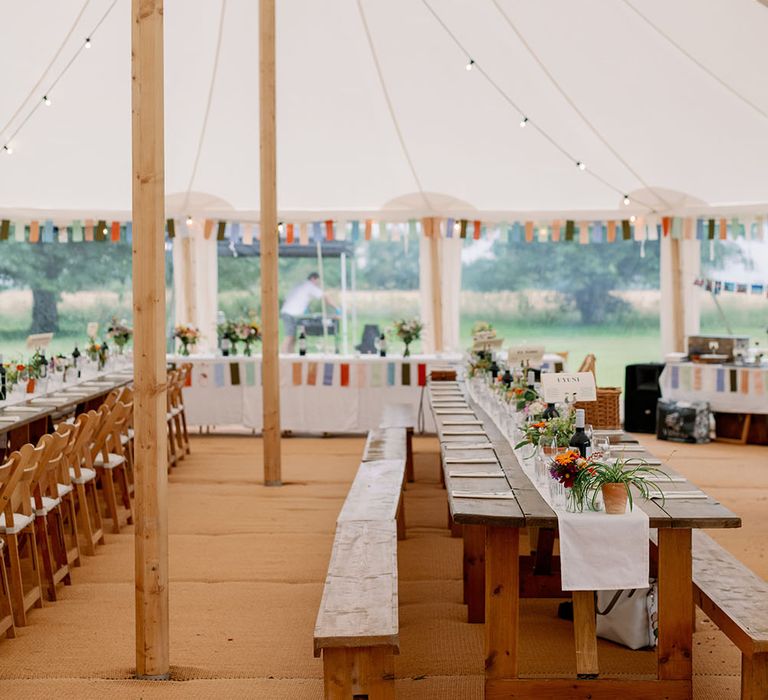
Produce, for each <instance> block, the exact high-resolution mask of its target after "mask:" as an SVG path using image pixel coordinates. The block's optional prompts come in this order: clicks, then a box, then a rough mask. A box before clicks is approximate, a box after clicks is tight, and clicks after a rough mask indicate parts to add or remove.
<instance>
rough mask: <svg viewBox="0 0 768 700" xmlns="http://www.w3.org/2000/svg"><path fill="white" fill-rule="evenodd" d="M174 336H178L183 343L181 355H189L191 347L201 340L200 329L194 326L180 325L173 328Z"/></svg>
mask: <svg viewBox="0 0 768 700" xmlns="http://www.w3.org/2000/svg"><path fill="white" fill-rule="evenodd" d="M173 337H174V338H178V340H179V342H180V343H181V347H180V348H179V355H183V356H184V357H188V356H189V352H190V348H192V347H194V346H195V345H197V341H198V340H200V329H199V328H195V327H194V326H184V325H178V326H176V328H174V329H173Z"/></svg>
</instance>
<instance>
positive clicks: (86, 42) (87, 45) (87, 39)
mask: <svg viewBox="0 0 768 700" xmlns="http://www.w3.org/2000/svg"><path fill="white" fill-rule="evenodd" d="M85 48H86V49H90V48H91V37H87V38H86V40H85Z"/></svg>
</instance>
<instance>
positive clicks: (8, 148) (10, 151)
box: [3, 144, 13, 155]
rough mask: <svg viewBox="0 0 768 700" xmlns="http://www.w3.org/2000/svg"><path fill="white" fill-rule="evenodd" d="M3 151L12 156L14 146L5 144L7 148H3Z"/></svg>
mask: <svg viewBox="0 0 768 700" xmlns="http://www.w3.org/2000/svg"><path fill="white" fill-rule="evenodd" d="M3 150H4V151H5V152H6V153H7V154H8V155H11V153H13V146H9V145H8V144H5V146H3Z"/></svg>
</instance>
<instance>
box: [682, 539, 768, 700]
mask: <svg viewBox="0 0 768 700" xmlns="http://www.w3.org/2000/svg"><path fill="white" fill-rule="evenodd" d="M693 599H694V601H695V603H696V605H698V606H699V607H700V608H701V609H702V610H703V611H704V614H705V615H706V616H707V617H708V618H709V619H710V620H712V622H714V623H715V624H716V625H717V626H718V627H719V628H720V629H721V630H722V631H723V633H724V634H725V635H726V636H727V637H728V638H729V639H730V640H731V641H732V642H733V643H734V644H735V645H736V646H737V647H738V648H739V650H740V651H741V697H742V699H743V700H764V699H765V698H768V583H767V582H766V581H764V580H763V579H761V578H760V577H759V576H757V575H756V574H754V573H752V571H750V570H749V569H748V568H747V567H746V566H744V564H742V563H741V562H740V561H738V560H737V559H736V558H735V557H734V556H732V555H731V554H730V553H728V552H727V551H725V550H724V549H723V548H722V547H721V546H720V545H719V544H717V542H715V541H714V540H713V539H712V538H711V537H710V536H709V535H707V534H706V533H704V532H699V531H694V532H693Z"/></svg>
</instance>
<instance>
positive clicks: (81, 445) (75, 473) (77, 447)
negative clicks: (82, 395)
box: [62, 411, 104, 556]
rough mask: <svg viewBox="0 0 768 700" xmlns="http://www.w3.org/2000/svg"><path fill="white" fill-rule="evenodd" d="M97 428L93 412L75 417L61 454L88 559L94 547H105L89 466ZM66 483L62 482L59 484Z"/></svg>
mask: <svg viewBox="0 0 768 700" xmlns="http://www.w3.org/2000/svg"><path fill="white" fill-rule="evenodd" d="M98 424H99V415H98V414H97V413H96V411H89V412H88V413H83V414H81V415H79V416H78V417H77V420H76V421H75V424H74V427H73V429H72V431H71V432H70V433H69V441H68V442H67V447H66V450H65V452H64V454H65V458H66V464H65V468H66V472H64V473H62V479H64V478H66V477H67V476H68V478H69V481H70V482H71V484H72V486H73V488H74V491H73V493H74V496H75V499H76V512H77V524H78V531H79V533H80V534H81V535H82V539H83V551H84V552H85V553H86V554H88V555H89V556H93V555H94V554H96V545H97V544H104V526H103V524H102V520H101V507H100V505H99V495H98V492H97V489H96V470H95V469H94V468H93V467H88V466H87V464H86V463H88V464H91V463H92V459H91V444H92V442H93V435H94V433H95V432H96V428H97V427H98ZM62 483H65V482H62Z"/></svg>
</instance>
